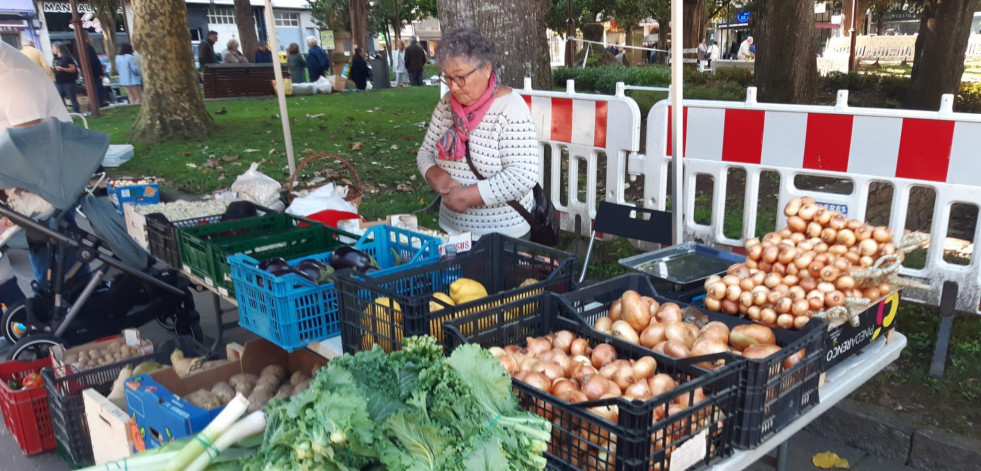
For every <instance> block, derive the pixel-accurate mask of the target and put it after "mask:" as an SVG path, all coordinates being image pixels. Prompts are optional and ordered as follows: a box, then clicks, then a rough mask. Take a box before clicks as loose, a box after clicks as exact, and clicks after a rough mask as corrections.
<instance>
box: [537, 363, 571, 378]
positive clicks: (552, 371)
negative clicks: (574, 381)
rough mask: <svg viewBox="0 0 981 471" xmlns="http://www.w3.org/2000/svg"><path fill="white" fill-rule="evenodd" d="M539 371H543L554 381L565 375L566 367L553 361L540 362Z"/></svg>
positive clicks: (544, 374) (543, 373) (542, 372)
mask: <svg viewBox="0 0 981 471" xmlns="http://www.w3.org/2000/svg"><path fill="white" fill-rule="evenodd" d="M538 373H541V374H542V375H543V376H545V377H546V378H548V380H549V381H553V382H554V381H556V380H558V379H560V378H564V377H565V369H564V368H562V366H560V365H559V364H558V363H552V362H544V361H543V362H539V363H538Z"/></svg>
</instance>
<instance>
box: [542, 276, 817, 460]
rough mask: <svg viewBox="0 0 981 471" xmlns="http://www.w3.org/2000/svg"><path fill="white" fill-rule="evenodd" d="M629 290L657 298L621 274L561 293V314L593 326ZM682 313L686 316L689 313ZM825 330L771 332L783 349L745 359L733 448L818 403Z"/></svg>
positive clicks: (647, 286)
mask: <svg viewBox="0 0 981 471" xmlns="http://www.w3.org/2000/svg"><path fill="white" fill-rule="evenodd" d="M628 289H632V290H634V291H637V292H639V293H640V294H641V295H645V296H655V297H656V296H657V294H658V293H657V291H656V290H655V289H654V287H653V286H652V285H651V283H650V280H649V279H648V278H647V277H646V276H644V275H640V274H631V275H624V276H621V277H618V278H614V279H612V280H609V281H606V282H602V283H597V284H595V285H591V286H588V287H585V288H582V289H579V290H576V291H573V292H571V293H567V294H564V295H563V296H562V297H561V298H562V300H563V302H564V306H565V312H564V313H563V315H566V316H569V317H576V316H578V317H580V318H581V319H582V320H583V321H584V322H586V323H587V324H589V325H593V323H594V322H595V321H596V319H598V318H599V317H602V316H605V315H606V314H607V312H608V310H609V308H610V305H611V304H613V302H614V301H615V300H617V299H619V298H620V296H622V295H623V293H624V291H626V290H628ZM687 309H695V310H696V314H697V315H701V316H705V317H707V318H708V319H709V320H710V321H720V322H723V323H725V324H726V325H728V326H729V327H730V328H732V327H735V326H737V325H740V324H751V323H752V321H750V320H748V319H741V318H738V317H734V316H727V315H725V314H719V313H715V312H707V311H703V310H698V309H696V308H692V307H689V308H687ZM685 314H686V317H687V316H688V314H689V313H688V312H686V313H685ZM827 327H828V325H827V322H826V321H824V320H823V319H812V320H811V321H810V322H809V323H808V324H807V325H806V326H804V329H802V330H800V331H793V330H784V329H773V332H774V333H775V334H776V337H777V345H779V346H781V347H783V350H781V351H780V352H778V353H775V354H773V355H771V356H769V357H768V358H765V359H762V360H746V368H745V373H744V374H743V377H742V380H741V382H742V386H741V387H740V389H741V391H742V395H743V397H742V400H741V404H742V409H741V417H740V419H739V421H738V422H737V424H736V433H735V435H734V438H735V445H736V447H737V448H742V449H750V448H755V447H756V446H757V445H759V444H760V443H762V442H763V441H764V440H766V439H767V438H769V437H770V436H772V435H773V434H775V433H777V432H779V431H780V430H782V429H783V428H784V427H786V426H787V425H788V424H790V423H791V422H793V421H794V419H796V418H797V417H799V416H800V415H801V414H803V413H804V412H807V411H808V410H810V409H811V408H812V407H814V406H815V405H817V404H818V386H819V383H820V376H821V373H822V371H823V366H822V365H823V362H824V352H825V349H824V336H825V335H827V331H828V330H827ZM641 348H643V347H641ZM802 349H803V350H805V351H806V353H805V355H804V358H803V359H801V360H800V361H799V362H798V363H797V364H796V365H794V366H793V367H792V368H790V369H788V370H784V368H783V362H784V360H786V359H787V358H788V357H790V356H791V355H793V354H795V353H796V352H798V351H800V350H802ZM645 351H650V350H647V349H645Z"/></svg>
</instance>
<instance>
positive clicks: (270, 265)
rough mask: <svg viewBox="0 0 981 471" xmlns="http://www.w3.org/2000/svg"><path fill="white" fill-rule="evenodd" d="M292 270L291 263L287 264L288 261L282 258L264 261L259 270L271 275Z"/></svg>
mask: <svg viewBox="0 0 981 471" xmlns="http://www.w3.org/2000/svg"><path fill="white" fill-rule="evenodd" d="M290 268H291V267H290V264H289V262H287V261H286V260H283V259H282V258H280V257H276V258H270V259H268V260H263V261H262V262H260V263H259V269H260V270H265V271H268V272H270V273H272V272H273V271H274V270H277V271H281V270H290Z"/></svg>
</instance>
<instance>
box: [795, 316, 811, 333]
mask: <svg viewBox="0 0 981 471" xmlns="http://www.w3.org/2000/svg"><path fill="white" fill-rule="evenodd" d="M810 321H811V318H810V317H807V316H797V317H795V318H794V328H795V329H797V330H801V329H803V328H804V326H805V325H807V323H808V322H810Z"/></svg>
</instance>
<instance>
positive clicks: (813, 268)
mask: <svg viewBox="0 0 981 471" xmlns="http://www.w3.org/2000/svg"><path fill="white" fill-rule="evenodd" d="M823 268H824V264H823V263H821V262H819V261H817V260H815V261H813V262H811V264H810V265H809V266H808V267H807V273H808V274H809V275H811V277H813V278H820V277H821V270H822V269H823Z"/></svg>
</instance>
